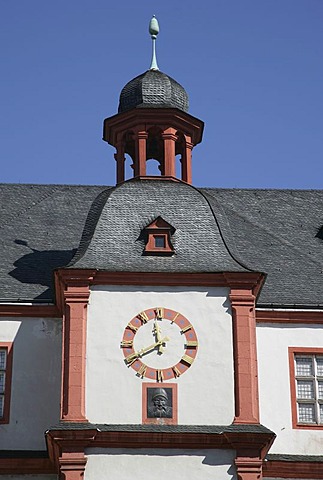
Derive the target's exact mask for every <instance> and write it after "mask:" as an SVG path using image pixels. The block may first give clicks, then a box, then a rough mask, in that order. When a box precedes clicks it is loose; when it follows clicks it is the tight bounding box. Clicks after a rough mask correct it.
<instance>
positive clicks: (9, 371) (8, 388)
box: [0, 342, 13, 425]
mask: <svg viewBox="0 0 323 480" xmlns="http://www.w3.org/2000/svg"><path fill="white" fill-rule="evenodd" d="M0 348H5V349H6V350H7V365H6V380H5V393H4V408H3V417H2V418H0V424H2V425H3V424H6V423H9V420H10V399H11V382H12V364H13V343H12V342H0Z"/></svg>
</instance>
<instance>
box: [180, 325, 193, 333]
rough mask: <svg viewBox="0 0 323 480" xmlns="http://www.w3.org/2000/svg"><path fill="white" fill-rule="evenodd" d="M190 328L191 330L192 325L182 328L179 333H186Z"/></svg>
mask: <svg viewBox="0 0 323 480" xmlns="http://www.w3.org/2000/svg"><path fill="white" fill-rule="evenodd" d="M191 328H192V325H191V324H189V325H187V326H186V327H184V328H182V330H181V333H182V334H183V333H185V332H188V331H189V330H191Z"/></svg>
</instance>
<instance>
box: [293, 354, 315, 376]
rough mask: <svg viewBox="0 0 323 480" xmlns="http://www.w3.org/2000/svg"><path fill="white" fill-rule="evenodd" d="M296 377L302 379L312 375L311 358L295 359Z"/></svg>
mask: <svg viewBox="0 0 323 480" xmlns="http://www.w3.org/2000/svg"><path fill="white" fill-rule="evenodd" d="M296 375H297V376H302V377H309V376H311V375H313V366H312V358H310V357H296Z"/></svg>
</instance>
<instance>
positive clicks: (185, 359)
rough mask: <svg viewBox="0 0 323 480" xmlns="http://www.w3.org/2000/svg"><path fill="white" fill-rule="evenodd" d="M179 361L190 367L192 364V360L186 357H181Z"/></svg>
mask: <svg viewBox="0 0 323 480" xmlns="http://www.w3.org/2000/svg"><path fill="white" fill-rule="evenodd" d="M181 360H182V361H183V362H185V363H188V365H192V363H193V362H194V358H192V357H189V356H188V355H183V356H182V358H181Z"/></svg>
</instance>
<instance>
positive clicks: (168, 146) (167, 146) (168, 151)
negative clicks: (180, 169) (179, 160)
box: [162, 128, 177, 177]
mask: <svg viewBox="0 0 323 480" xmlns="http://www.w3.org/2000/svg"><path fill="white" fill-rule="evenodd" d="M175 134H176V130H175V129H174V128H167V129H166V130H165V131H164V132H163V133H162V139H163V141H164V171H163V172H162V173H163V175H166V176H169V177H176V169H175V143H176V140H177V136H176V135H175Z"/></svg>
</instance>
